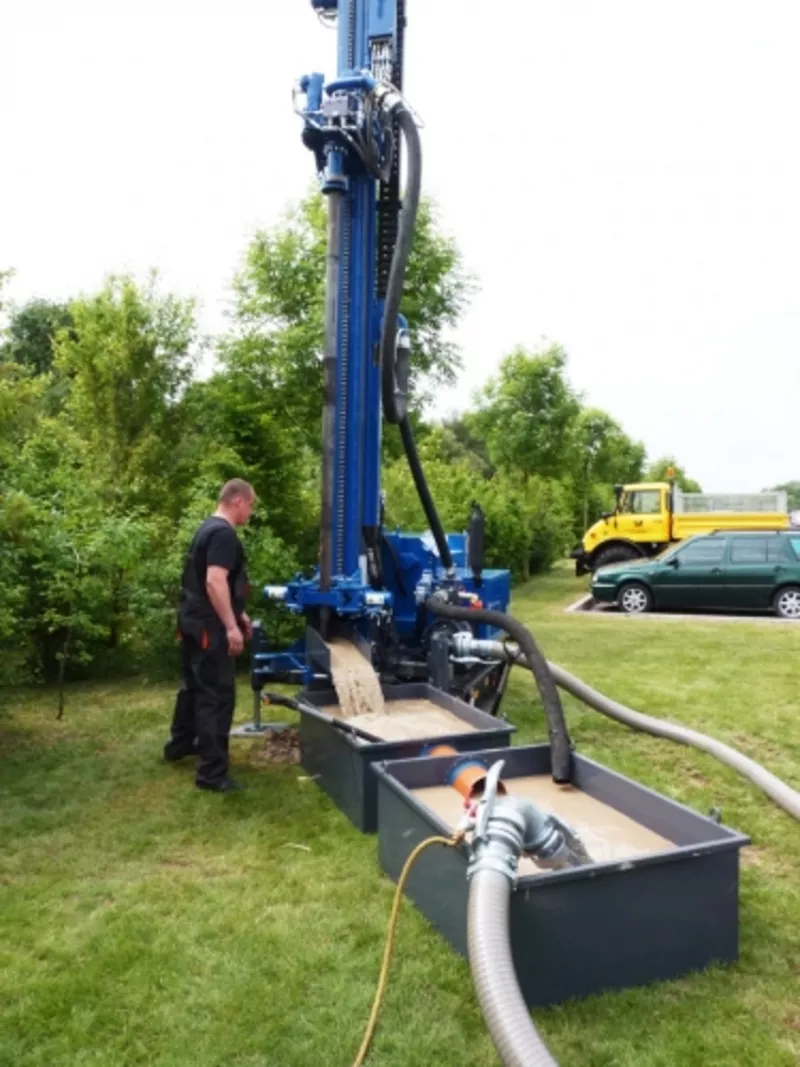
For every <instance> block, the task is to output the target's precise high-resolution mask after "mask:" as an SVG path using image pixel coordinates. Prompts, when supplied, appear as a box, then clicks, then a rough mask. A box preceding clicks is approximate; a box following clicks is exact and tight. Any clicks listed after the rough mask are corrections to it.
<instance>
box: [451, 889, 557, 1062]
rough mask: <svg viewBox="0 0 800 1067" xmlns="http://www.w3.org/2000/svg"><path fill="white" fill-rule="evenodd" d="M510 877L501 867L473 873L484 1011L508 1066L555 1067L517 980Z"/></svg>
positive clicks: (474, 957)
mask: <svg viewBox="0 0 800 1067" xmlns="http://www.w3.org/2000/svg"><path fill="white" fill-rule="evenodd" d="M510 901H511V882H510V881H509V879H508V877H507V875H505V874H500V872H499V871H492V870H484V871H478V872H477V873H476V874H475V875H473V878H472V881H471V882H470V890H469V903H468V906H467V944H468V947H469V962H470V967H471V969H472V981H473V984H474V986H475V993H476V995H477V998H478V1002H479V1004H480V1006H481V1013H482V1014H483V1018H484V1021H485V1022H486V1026H487V1029H488V1030H489V1033H490V1034H491V1037H492V1041H493V1042H494V1046H495V1048H496V1049H497V1053H498V1055H499V1056H500V1059H501V1060H502V1062H503V1064H504V1067H557V1062H556V1060H554V1059H553V1057H552V1056H551V1055H550V1052H549V1051H548V1049H547V1046H546V1045H545V1044H544V1042H543V1041H542V1039H541V1037H540V1036H539V1034H538V1032H537V1030H536V1027H535V1026H534V1024H533V1022H532V1020H531V1016H530V1012H529V1011H528V1008H527V1007H526V1005H525V1001H524V1000H523V998H522V994H521V992H520V989H519V984H518V982H517V975H516V971H515V969H514V960H513V958H512V955H511V939H510V936H509V912H510Z"/></svg>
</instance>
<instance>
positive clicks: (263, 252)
mask: <svg viewBox="0 0 800 1067" xmlns="http://www.w3.org/2000/svg"><path fill="white" fill-rule="evenodd" d="M326 233H327V230H326V204H325V200H324V198H323V196H322V195H321V194H318V193H315V194H312V195H310V196H308V197H307V198H306V199H304V200H303V201H302V202H301V203H300V204H299V205H298V206H297V207H296V208H294V209H292V210H291V211H290V212H289V213H288V214H287V215H286V216H285V218H284V219H283V220H282V222H281V223H280V224H279V225H278V226H276V227H274V228H273V229H271V230H266V231H261V232H259V233H257V234H256V235H255V237H254V239H253V241H252V242H251V244H250V246H249V248H248V250H247V255H246V258H245V262H244V265H243V267H242V269H241V270H240V271H239V273H238V274H237V276H236V279H235V282H234V293H235V307H234V310H233V316H232V318H233V331H232V336H231V337H230V338H229V339H227V340H225V341H224V342H223V343H222V345H221V349H220V358H221V362H222V365H223V367H224V368H225V369H228V370H232V371H236V370H240V371H242V372H244V373H246V374H247V375H248V376H249V377H250V378H251V379H252V380H253V389H254V391H258V392H260V393H262V394H263V393H266V391H267V390H270V391H276V390H277V391H279V392H280V403H281V410H282V411H283V412H284V414H285V419H286V423H287V425H291V426H292V427H293V428H294V429H295V431H296V432H297V433H298V434H302V435H303V436H304V438H305V441H306V443H307V444H309V446H310V447H312V448H314V449H317V448H319V436H320V423H321V396H322V352H323V343H324V303H325V255H326ZM473 290H474V282H473V280H472V279H471V278H470V277H469V275H468V274H467V272H466V271H465V269H464V267H463V264H462V261H461V257H460V254H459V252H458V249H457V247H456V245H455V243H454V242H453V241H452V240H451V239H449V238H448V237H446V236H445V235H443V234H442V233H441V232H440V230H439V228H438V225H437V219H436V214H435V211H434V208H433V206H432V204H431V203H430V202H429V201H423V202H422V203H421V205H420V210H419V215H418V219H417V228H416V232H415V235H414V243H413V246H412V250H411V255H410V259H409V264H408V270H407V272H406V285H405V295H404V298H403V302H402V305H401V311H402V313H403V314H404V315H405V316H406V318H407V319H408V322H409V328H410V331H411V335H412V340H413V351H412V364H411V379H410V380H411V390H412V402H413V405H414V407H415V408H416V409H418V410H419V409H421V407H422V406H423V405H424V403H425V401H426V399H427V398H428V392H427V391H428V390H430V389H431V388H433V387H435V386H439V385H446V384H450V383H452V382H453V381H454V380H455V376H456V373H457V371H458V369H459V367H460V357H459V353H458V350H457V348H456V346H455V345H454V344H453V343H452V341H451V340H449V339H448V336H447V332H448V330H449V329H450V328H451V327H453V326H454V325H456V323H457V322H458V319H459V317H460V315H461V312H462V310H463V309H464V307H465V306H466V303H467V302H468V300H469V298H470V296H471V295H472V292H473Z"/></svg>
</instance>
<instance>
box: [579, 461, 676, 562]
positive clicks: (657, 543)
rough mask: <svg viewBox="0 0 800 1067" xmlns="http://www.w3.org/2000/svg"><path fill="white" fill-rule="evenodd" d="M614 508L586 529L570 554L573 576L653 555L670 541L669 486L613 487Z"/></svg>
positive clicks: (641, 484) (670, 491)
mask: <svg viewBox="0 0 800 1067" xmlns="http://www.w3.org/2000/svg"><path fill="white" fill-rule="evenodd" d="M614 492H615V495H616V507H615V508H614V510H613V511H609V512H605V513H604V515H603V516H602V518H600V519H598V520H597V522H596V523H594V524H593V525H592V526H590V527H589V529H588V530H587V531H586V533H585V534H584V536H583V539H582V541H581V543H580V544H579V545H577V546H576V547H575V549H573V551H572V554H571V555H572V558H573V559H574V560H575V570H576V574H578V575H581V574H587V573H589V572H590V571H593V570H594V569H595V567H602V566H604V565H605V564H608V563H622V562H624V561H625V560H629V559H636V558H637V557H644V556H650V555H653V554H654V553H655V552H658V551H659V550H660V549H661V548H662V547H663V546H664V545H665V544H668V543H669V542H670V540H671V521H670V520H671V515H672V507H671V493H672V487H671V486H670V485H669V483H668V482H634V483H632V484H630V485H616V486H614Z"/></svg>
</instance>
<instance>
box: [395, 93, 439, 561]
mask: <svg viewBox="0 0 800 1067" xmlns="http://www.w3.org/2000/svg"><path fill="white" fill-rule="evenodd" d="M390 114H391V116H392V117H393V118H396V119H397V123H398V126H399V128H400V130H401V132H402V134H403V138H404V140H405V143H406V148H407V150H408V179H407V187H406V190H405V194H404V196H403V209H402V211H401V212H400V221H399V224H398V228H397V243H396V244H395V248H394V253H393V255H392V265H391V268H390V270H389V280H388V283H387V286H386V301H385V304H384V312H383V326H382V329H381V341H380V358H381V395H382V398H383V414H384V417H385V418H386V420H387V422H391V423H395V424H396V425H399V427H400V436H401V438H402V441H403V449H404V450H405V454H406V459H407V460H408V466H409V469H410V470H411V476H412V477H413V479H414V485H415V486H416V489H417V494H418V496H419V499H420V502H421V504H422V507H423V510H424V512H425V518H426V519H427V520H428V525H429V527H430V530H431V533H432V534H433V539H434V541H435V542H436V547H437V549H438V551H439V558H440V560H441V561H442V565H443V566H444V568H445V570H448V571H449V570H452V567H453V557H452V554H451V552H450V546H449V545H448V543H447V537H446V536H445V532H444V528H443V527H442V523H441V520H440V518H439V513H438V512H437V510H436V504H435V503H434V500H433V497H432V496H431V493H430V489H429V488H428V483H427V481H426V480H425V473H424V471H423V469H422V464H421V462H420V459H419V455H418V453H417V447H416V444H415V442H414V433H413V430H412V429H411V422H410V421H409V418H408V408H407V393H408V351H407V350H404V351H403V353H402V356H401V359H402V363H400V361H399V359H398V351H397V317H398V315H399V313H400V300H401V297H402V295H403V282H404V280H405V273H406V267H407V266H408V260H409V256H410V255H411V245H412V242H413V240H414V227H415V225H416V221H417V211H418V209H419V199H420V190H421V187H422V145H421V143H420V138H419V131H418V130H417V124H416V123H415V122H414V116H413V115H412V114H411V112H410V111H409V110H408V108H407V107H406V106H405V104H404V103H403V102H402V100H397V101H395V103H394V104H393V105H392V108H391V112H390Z"/></svg>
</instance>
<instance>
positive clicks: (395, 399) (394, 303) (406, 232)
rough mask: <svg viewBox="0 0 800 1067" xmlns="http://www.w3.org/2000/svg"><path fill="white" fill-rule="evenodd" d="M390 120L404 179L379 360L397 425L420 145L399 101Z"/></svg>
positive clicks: (402, 400) (402, 401)
mask: <svg viewBox="0 0 800 1067" xmlns="http://www.w3.org/2000/svg"><path fill="white" fill-rule="evenodd" d="M390 117H392V118H396V119H397V124H398V126H399V128H400V130H401V131H402V133H403V137H404V138H405V142H406V149H407V151H408V165H407V167H408V178H407V185H406V190H405V194H404V196H403V208H402V210H401V212H400V219H399V221H398V225H397V240H396V242H395V246H394V252H393V254H392V264H391V267H390V269H389V279H388V281H387V284H386V299H385V302H384V310H383V329H382V331H381V342H380V360H381V394H382V397H383V413H384V416H385V417H386V419H387V421H388V422H393V423H399V422H402V420H403V419H404V418H405V416H406V414H407V408H406V390H405V385H406V382H398V380H397V370H398V367H397V316H398V315H399V314H400V301H401V300H402V297H403V284H404V282H405V276H406V268H407V267H408V260H409V257H410V255H411V245H412V244H413V241H414V229H415V227H416V224H417V212H418V210H419V200H420V190H421V188H422V144H421V142H420V138H419V130H418V129H417V125H416V123H415V122H414V117H413V115H412V114H411V112H410V111H409V110H408V108H407V107H406V106H405V104H403V102H402V101H397V102H396V103H395V104H394V105H393V106H392V109H391V112H390ZM402 370H403V377H405V370H406V368H403V369H402Z"/></svg>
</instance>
